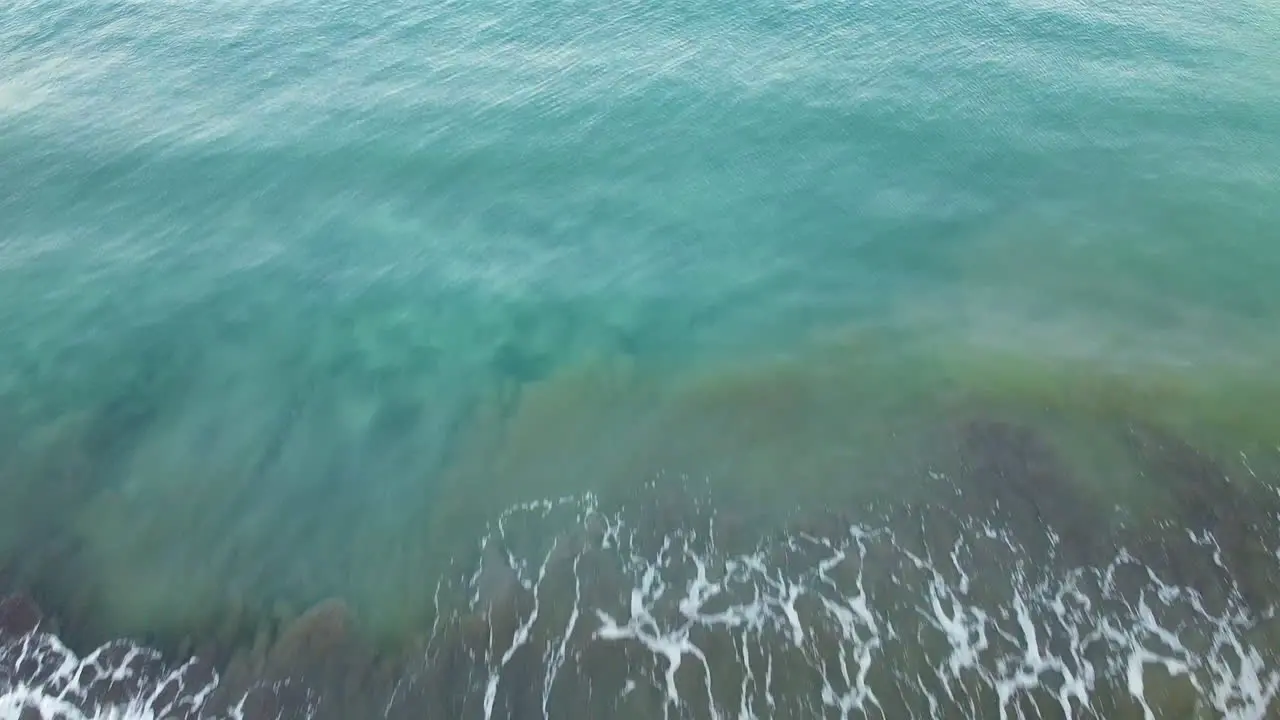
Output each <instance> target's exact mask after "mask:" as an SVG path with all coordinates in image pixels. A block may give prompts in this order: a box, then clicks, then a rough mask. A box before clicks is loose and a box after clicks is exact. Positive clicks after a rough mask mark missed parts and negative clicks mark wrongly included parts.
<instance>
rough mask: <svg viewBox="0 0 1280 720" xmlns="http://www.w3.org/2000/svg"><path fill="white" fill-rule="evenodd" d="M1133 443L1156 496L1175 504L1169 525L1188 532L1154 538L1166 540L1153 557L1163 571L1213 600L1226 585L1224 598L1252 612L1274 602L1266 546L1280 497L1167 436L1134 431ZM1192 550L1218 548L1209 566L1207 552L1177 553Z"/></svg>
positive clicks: (1277, 584)
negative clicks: (1238, 601) (1236, 598)
mask: <svg viewBox="0 0 1280 720" xmlns="http://www.w3.org/2000/svg"><path fill="white" fill-rule="evenodd" d="M1129 439H1130V442H1131V444H1132V447H1133V449H1134V452H1135V454H1136V455H1137V456H1138V458H1139V459H1140V461H1141V463H1142V465H1143V468H1144V470H1145V472H1146V473H1147V474H1148V475H1149V476H1151V480H1152V481H1153V482H1154V483H1155V485H1156V486H1157V488H1158V490H1159V491H1160V492H1165V493H1168V494H1169V496H1170V497H1171V498H1172V501H1173V505H1174V512H1175V513H1176V515H1175V517H1173V518H1171V521H1172V522H1173V523H1174V524H1176V526H1177V527H1178V528H1179V529H1181V530H1183V531H1184V532H1183V533H1179V534H1175V535H1170V534H1169V533H1167V532H1160V531H1159V530H1157V531H1156V532H1155V533H1152V534H1154V535H1159V536H1169V537H1162V538H1161V542H1160V545H1161V549H1160V551H1159V552H1158V557H1156V558H1155V559H1156V560H1158V561H1161V565H1162V568H1163V569H1165V570H1167V571H1168V572H1169V573H1170V575H1171V576H1172V577H1173V578H1174V579H1176V580H1177V581H1179V582H1182V583H1185V584H1187V585H1189V586H1191V587H1195V588H1197V589H1198V590H1200V591H1201V592H1202V593H1205V594H1207V595H1208V596H1209V597H1215V596H1221V595H1222V593H1223V592H1224V589H1223V588H1220V587H1218V586H1219V585H1222V586H1225V593H1226V595H1227V596H1228V597H1226V598H1222V597H1220V599H1222V600H1229V599H1230V597H1229V596H1231V595H1233V594H1238V595H1239V597H1240V598H1241V599H1242V600H1243V601H1244V602H1245V603H1246V604H1247V605H1248V606H1249V607H1250V608H1252V609H1254V610H1255V611H1263V610H1265V609H1266V608H1269V607H1270V606H1271V605H1272V604H1274V601H1275V598H1276V596H1277V591H1278V590H1280V575H1278V573H1277V567H1276V563H1275V562H1274V561H1275V555H1274V554H1273V551H1272V549H1271V548H1269V547H1268V540H1269V539H1274V537H1275V527H1276V524H1277V522H1278V520H1280V498H1277V496H1276V495H1275V494H1274V493H1272V492H1270V491H1269V488H1267V487H1266V486H1265V485H1264V484H1263V480H1262V479H1258V478H1250V479H1247V480H1246V479H1238V480H1233V479H1232V478H1231V476H1230V474H1229V473H1228V471H1227V469H1226V468H1225V466H1224V465H1223V464H1222V463H1220V462H1218V461H1217V460H1216V459H1214V458H1213V457H1212V456H1210V455H1208V454H1207V453H1205V452H1203V451H1201V450H1198V449H1197V448H1195V447H1194V446H1192V445H1191V444H1190V443H1189V442H1187V441H1186V440H1184V439H1182V438H1180V437H1177V436H1175V435H1173V434H1171V433H1169V432H1166V431H1163V430H1160V429H1158V428H1153V427H1149V426H1135V427H1132V428H1131V429H1130V434H1129ZM1148 544H1149V545H1150V544H1151V543H1150V542H1149V543H1148ZM1188 544H1192V545H1200V546H1202V547H1206V546H1212V547H1214V548H1215V549H1216V551H1217V552H1216V554H1215V555H1214V557H1215V559H1214V560H1213V562H1212V564H1210V563H1209V562H1208V561H1206V560H1205V559H1204V556H1205V553H1204V552H1185V551H1182V550H1180V549H1179V548H1180V547H1181V546H1182V545H1188ZM1188 549H1189V548H1188Z"/></svg>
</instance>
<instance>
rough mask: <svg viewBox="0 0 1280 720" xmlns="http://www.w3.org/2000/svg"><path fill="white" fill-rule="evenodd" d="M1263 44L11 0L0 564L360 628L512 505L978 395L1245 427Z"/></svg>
mask: <svg viewBox="0 0 1280 720" xmlns="http://www.w3.org/2000/svg"><path fill="white" fill-rule="evenodd" d="M1277 48H1280V10H1277V6H1275V5H1274V4H1272V3H1266V2H1256V1H1254V0H1242V1H1241V2H1212V3H1207V4H1206V3H1193V2H1164V3H1147V2H1140V3H1133V2H1120V1H1119V0H1114V1H1113V0H1100V1H1099V2H1091V3H1090V2H1067V1H1065V0H1064V1H1062V2H1040V1H1033V0H1015V1H1013V2H1003V1H1001V2H997V1H994V0H983V1H982V2H970V3H959V2H946V1H945V0H908V1H906V2H886V1H881V0H876V1H874V2H870V3H852V2H782V1H781V0H749V1H748V2H739V3H726V2H709V1H705V0H698V1H696V2H682V3H676V2H668V1H665V0H662V1H658V2H629V1H627V2H600V1H598V0H580V1H577V2H569V1H560V0H536V1H517V0H501V1H498V0H472V1H469V2H462V1H458V0H454V1H451V2H440V3H415V2H405V1H403V0H387V1H385V2H378V3H373V2H335V1H331V0H325V1H323V2H296V1H294V0H269V1H267V2H240V1H237V0H225V1H218V2H208V3H177V2H85V1H83V0H39V1H30V0H29V1H22V2H16V3H13V2H11V3H8V4H7V5H6V6H5V7H4V8H3V9H0V66H2V67H3V68H4V69H3V72H2V73H0V400H2V402H0V455H3V459H2V460H0V473H3V476H2V477H0V482H3V488H4V496H3V497H2V498H0V526H2V527H0V560H3V559H4V557H5V556H12V555H21V556H23V557H27V558H28V560H27V561H24V562H12V563H10V564H11V565H12V566H13V567H16V568H17V569H16V570H12V571H11V572H10V575H11V576H12V577H13V578H14V579H13V580H12V583H13V584H14V585H16V586H21V587H34V588H36V589H37V590H39V591H40V592H42V593H44V595H45V596H47V597H48V598H55V599H58V602H63V603H64V604H66V605H67V606H68V607H70V608H71V609H70V610H68V611H67V612H68V613H70V614H71V615H73V616H75V617H77V618H79V622H80V624H81V625H82V626H84V628H85V629H84V630H83V633H84V635H85V636H86V637H89V638H92V639H93V640H95V641H97V640H101V639H105V638H108V637H112V636H114V635H117V634H122V633H133V634H146V633H158V634H164V633H169V634H172V635H184V634H187V633H189V632H192V631H191V630H190V629H191V628H203V627H206V626H208V625H210V624H216V623H217V620H216V618H217V617H221V615H220V614H221V613H223V612H224V611H225V608H226V607H227V606H229V605H230V606H235V607H245V606H248V607H251V608H255V609H256V610H255V611H259V610H260V611H261V612H264V613H269V612H274V610H273V608H278V607H279V606H281V605H283V606H288V607H292V608H297V607H305V606H308V605H310V604H312V603H315V602H317V601H319V600H321V599H323V598H325V597H330V596H341V597H344V598H347V599H348V600H349V601H350V602H351V604H352V606H353V607H354V608H355V609H356V610H357V611H358V612H360V613H361V614H362V615H363V616H364V617H365V619H366V620H367V622H368V623H369V625H370V626H371V627H372V628H373V631H374V634H376V635H380V636H393V635H396V634H397V633H401V632H404V628H408V627H420V626H422V625H425V624H429V620H430V617H431V614H432V609H431V607H430V599H431V594H432V591H433V589H434V587H435V583H436V578H437V576H438V571H439V569H440V568H441V567H443V566H444V565H446V564H447V563H448V561H449V559H450V558H451V557H453V556H454V554H455V551H456V552H463V551H464V550H466V549H469V548H472V547H473V546H474V544H475V540H476V538H477V537H479V535H480V533H479V530H478V528H479V527H481V526H482V525H483V523H484V522H486V521H487V520H488V519H490V518H492V517H493V516H494V515H495V514H496V513H498V512H500V511H501V510H502V508H504V507H507V506H508V505H510V504H511V503H515V502H523V501H527V500H533V499H538V498H542V497H547V496H554V497H558V496H560V495H564V494H575V493H583V492H588V491H603V490H605V489H609V488H618V487H629V486H630V485H632V484H635V483H638V482H642V481H644V480H647V479H650V478H652V477H653V476H655V475H657V474H668V475H673V476H681V477H684V476H688V477H695V478H706V479H707V480H708V481H709V482H710V484H711V485H712V486H713V487H715V488H718V491H721V492H723V493H724V494H725V495H726V496H728V497H731V498H732V501H733V502H737V503H741V504H743V505H744V506H747V507H752V508H757V509H758V508H761V507H763V508H766V509H767V511H768V512H764V513H763V514H765V515H770V516H773V515H778V516H780V515H785V514H786V513H787V512H790V511H791V510H792V509H793V508H794V507H796V506H805V505H810V506H818V507H822V506H827V505H830V504H831V503H835V502H852V501H853V499H854V498H859V499H860V498H863V497H864V496H878V493H883V492H890V493H896V492H899V491H901V492H903V493H908V492H916V490H907V489H905V488H915V487H916V484H912V483H908V482H905V481H904V478H907V477H916V476H918V475H920V472H919V471H920V470H921V468H922V467H923V466H926V465H929V464H930V463H931V462H932V460H931V459H930V458H931V456H930V452H931V448H934V447H935V446H936V445H937V442H938V438H939V437H940V436H941V435H943V434H945V432H946V429H945V426H946V425H947V424H948V422H950V420H949V419H950V418H952V417H954V416H956V415H960V414H965V413H972V412H980V413H990V414H996V415H1000V416H1002V417H1006V416H1007V417H1016V418H1020V419H1026V420H1027V421H1028V422H1039V421H1044V423H1045V426H1046V427H1049V428H1054V429H1055V432H1059V435H1060V438H1059V440H1060V442H1061V443H1062V444H1063V446H1064V447H1066V448H1068V450H1067V451H1066V453H1067V454H1068V455H1070V456H1071V457H1072V458H1075V459H1074V460H1073V461H1072V462H1074V463H1076V465H1077V466H1078V467H1080V468H1086V469H1084V470H1082V471H1081V474H1082V475H1083V476H1085V477H1087V478H1089V479H1090V484H1091V487H1092V488H1093V489H1092V490H1091V492H1098V493H1103V494H1106V493H1113V494H1114V498H1119V499H1120V500H1122V501H1123V502H1125V503H1133V504H1134V505H1135V506H1137V507H1143V506H1146V505H1148V504H1149V505H1151V506H1159V505H1160V504H1161V502H1163V500H1162V496H1161V494H1160V489H1159V487H1158V483H1155V484H1154V486H1152V485H1143V484H1142V483H1141V482H1139V481H1138V480H1135V479H1134V476H1135V472H1134V471H1133V468H1132V467H1131V466H1130V465H1127V464H1125V463H1126V462H1127V461H1122V460H1116V462H1115V463H1114V464H1111V465H1108V462H1109V459H1110V458H1112V457H1113V456H1115V457H1118V456H1119V455H1121V454H1122V453H1121V451H1120V450H1118V449H1116V448H1114V447H1112V446H1111V445H1108V444H1107V443H1108V442H1109V441H1108V440H1106V439H1105V438H1101V439H1100V436H1102V435H1105V431H1104V430H1099V429H1098V428H1100V427H1102V426H1101V424H1100V423H1101V421H1100V420H1099V418H1100V417H1105V418H1111V419H1114V418H1117V417H1121V416H1123V417H1126V418H1132V417H1138V418H1141V419H1142V420H1143V422H1152V423H1157V424H1162V425H1167V426H1168V427H1171V428H1176V429H1179V430H1181V431H1185V432H1187V433H1188V436H1189V437H1192V438H1193V439H1194V441H1195V442H1196V443H1199V444H1201V445H1203V447H1204V448H1206V450H1212V451H1213V452H1219V453H1221V454H1222V455H1224V456H1226V457H1228V458H1230V459H1231V460H1232V461H1233V462H1234V461H1235V460H1236V458H1237V455H1240V456H1241V457H1244V455H1243V454H1242V453H1248V454H1249V457H1250V458H1252V457H1255V455H1254V453H1263V454H1266V453H1271V452H1274V451H1275V450H1276V447H1277V443H1278V442H1280V416H1277V415H1276V411H1275V408H1276V407H1277V406H1276V405H1275V402H1276V400H1277V399H1280V380H1278V379H1277V378H1276V376H1275V368H1276V367H1280V334H1278V333H1277V329H1278V328H1280V284H1277V278H1280V64H1277V61H1276V50H1277ZM979 407H980V408H983V409H982V410H980V411H975V410H974V408H979ZM1262 462H1265V461H1264V460H1255V461H1254V464H1255V465H1256V464H1258V463H1262ZM1251 467H1252V466H1251ZM920 491H921V492H927V488H925V489H921V490H920ZM1114 498H1113V499H1114ZM753 512H754V510H753ZM31 557H35V558H37V559H35V560H30V558H31ZM70 597H74V598H77V599H76V600H74V601H72V600H66V598H70ZM77 613H79V614H77Z"/></svg>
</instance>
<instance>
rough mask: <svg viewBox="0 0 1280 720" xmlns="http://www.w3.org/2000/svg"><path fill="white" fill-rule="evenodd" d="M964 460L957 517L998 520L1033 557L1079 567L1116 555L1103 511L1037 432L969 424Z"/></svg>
mask: <svg viewBox="0 0 1280 720" xmlns="http://www.w3.org/2000/svg"><path fill="white" fill-rule="evenodd" d="M959 460H960V472H959V477H958V478H957V488H958V491H959V494H960V498H959V503H958V507H957V508H956V509H957V510H960V511H962V512H961V514H962V515H965V516H971V517H979V518H980V517H984V516H987V515H990V514H991V513H994V514H995V515H996V517H997V519H999V520H1000V521H1002V523H1003V524H1004V525H1005V526H1006V527H1007V528H1008V529H1009V531H1010V532H1012V533H1013V535H1014V537H1015V538H1017V540H1018V541H1019V542H1020V543H1022V544H1024V545H1025V547H1026V548H1027V549H1028V550H1029V551H1032V552H1033V553H1034V555H1033V556H1035V557H1045V558H1047V557H1050V556H1055V557H1058V558H1060V559H1062V560H1065V561H1066V562H1067V563H1069V564H1070V565H1073V566H1079V565H1088V564H1092V563H1095V562H1098V561H1102V560H1104V559H1107V558H1109V557H1110V556H1111V554H1112V553H1113V547H1112V546H1111V543H1110V542H1108V537H1107V532H1106V531H1107V528H1108V526H1109V521H1108V519H1107V518H1106V517H1105V516H1104V514H1103V511H1102V509H1101V508H1099V507H1097V506H1096V503H1094V502H1093V501H1092V500H1091V499H1089V498H1088V497H1087V496H1086V495H1084V494H1083V490H1082V488H1081V486H1080V484H1079V482H1078V480H1077V479H1076V478H1074V477H1072V476H1071V474H1070V473H1069V472H1068V470H1067V469H1066V467H1065V466H1064V465H1063V463H1062V462H1061V461H1060V460H1059V458H1058V457H1057V455H1056V453H1055V452H1054V451H1053V449H1052V447H1051V446H1050V445H1049V443H1048V442H1047V441H1046V440H1045V439H1044V438H1043V437H1042V436H1041V435H1040V434H1039V433H1037V432H1036V431H1035V430H1033V429H1032V428H1031V427H1028V426H1026V425H1021V424H1015V423H1011V422H1005V421H1001V420H987V419H979V420H971V421H968V422H966V423H964V425H963V426H962V427H961V428H960V433H959ZM1050 532H1052V533H1055V534H1056V535H1057V536H1058V537H1057V540H1056V541H1055V540H1054V538H1053V537H1052V536H1051V535H1050Z"/></svg>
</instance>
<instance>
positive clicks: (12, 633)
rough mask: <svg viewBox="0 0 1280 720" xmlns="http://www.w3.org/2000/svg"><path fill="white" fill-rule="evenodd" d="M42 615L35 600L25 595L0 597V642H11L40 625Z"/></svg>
mask: <svg viewBox="0 0 1280 720" xmlns="http://www.w3.org/2000/svg"><path fill="white" fill-rule="evenodd" d="M41 620H42V615H41V613H40V608H39V607H37V606H36V604H35V601H34V600H32V599H31V598H30V597H28V596H26V595H21V594H19V595H9V596H7V597H5V598H0V642H11V641H13V640H17V639H19V638H21V637H23V636H25V635H27V634H28V633H31V632H34V631H35V629H36V628H37V627H39V626H40V621H41Z"/></svg>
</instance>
